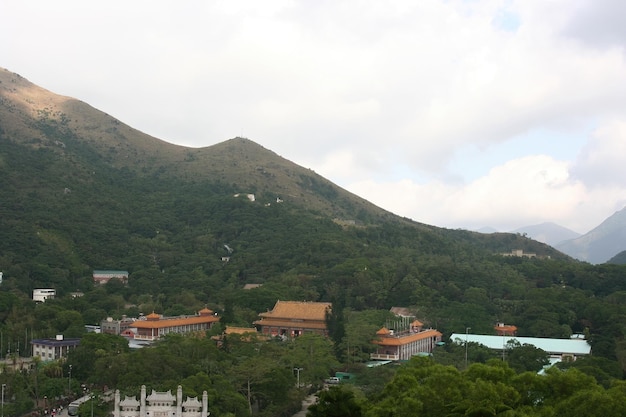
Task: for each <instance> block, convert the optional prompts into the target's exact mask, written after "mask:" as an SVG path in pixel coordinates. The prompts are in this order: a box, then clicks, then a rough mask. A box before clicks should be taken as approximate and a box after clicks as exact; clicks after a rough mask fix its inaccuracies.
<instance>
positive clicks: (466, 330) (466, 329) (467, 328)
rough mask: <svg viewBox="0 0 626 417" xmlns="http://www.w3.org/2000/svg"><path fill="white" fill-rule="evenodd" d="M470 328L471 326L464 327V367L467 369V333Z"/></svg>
mask: <svg viewBox="0 0 626 417" xmlns="http://www.w3.org/2000/svg"><path fill="white" fill-rule="evenodd" d="M471 329H472V328H471V327H466V328H465V369H467V335H468V334H469V331H470V330H471Z"/></svg>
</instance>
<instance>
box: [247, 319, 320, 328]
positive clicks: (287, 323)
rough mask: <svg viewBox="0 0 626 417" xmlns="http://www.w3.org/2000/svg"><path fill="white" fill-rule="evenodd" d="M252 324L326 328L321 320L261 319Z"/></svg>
mask: <svg viewBox="0 0 626 417" xmlns="http://www.w3.org/2000/svg"><path fill="white" fill-rule="evenodd" d="M254 324H258V325H260V326H273V327H295V328H298V327H299V328H303V329H320V330H326V322H323V321H295V320H273V319H269V320H268V319H263V320H257V321H255V322H254Z"/></svg>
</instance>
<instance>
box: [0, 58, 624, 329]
mask: <svg viewBox="0 0 626 417" xmlns="http://www.w3.org/2000/svg"><path fill="white" fill-rule="evenodd" d="M0 127H1V130H0V228H1V230H2V231H3V239H2V240H0V268H1V270H2V271H3V272H4V282H3V284H2V290H4V291H8V292H11V293H13V294H20V296H21V297H25V298H27V297H29V296H30V293H31V291H32V289H33V288H41V287H43V288H55V289H56V290H57V292H58V294H59V296H60V298H61V299H63V298H64V297H66V296H67V295H68V294H69V293H70V292H72V291H75V290H81V291H83V292H86V293H87V294H96V293H97V294H100V298H102V293H101V291H102V289H100V288H94V287H93V283H92V279H91V272H92V270H94V269H124V270H128V271H129V272H130V278H129V284H128V286H127V287H124V288H116V287H115V286H113V287H108V288H107V291H109V293H110V294H112V295H115V297H118V298H116V299H115V300H116V301H112V300H109V301H105V300H107V297H104V298H102V299H103V301H101V302H100V301H98V302H95V304H94V305H92V306H89V307H88V306H84V308H86V309H88V311H82V310H81V314H85V317H90V319H89V320H90V321H97V320H98V318H100V319H101V318H102V316H103V315H104V316H106V315H120V314H124V313H127V314H131V313H135V314H136V313H137V309H141V310H148V309H152V310H155V309H156V310H158V311H165V312H169V313H174V312H186V311H191V312H193V311H194V310H193V308H196V307H198V306H200V308H201V306H203V305H210V306H212V307H213V308H215V309H218V310H224V311H231V310H229V309H231V308H235V307H236V309H235V310H232V314H233V316H232V317H233V320H235V321H237V322H239V323H242V324H246V323H250V322H251V321H253V320H254V318H255V317H256V314H258V312H260V311H264V310H266V309H267V308H270V307H272V306H273V304H274V303H275V302H276V300H277V299H305V300H313V301H316V300H324V301H333V302H334V303H336V305H344V306H346V307H349V308H351V309H355V310H363V309H368V308H377V309H388V308H390V307H391V306H394V305H404V306H416V307H417V309H418V311H420V312H421V313H420V315H421V317H422V318H423V319H424V320H431V322H433V323H434V322H437V323H438V327H440V328H441V329H442V330H444V331H445V330H446V329H448V330H450V331H452V330H457V331H458V329H460V328H464V327H465V326H467V325H469V324H470V323H471V326H472V327H473V328H474V329H475V330H476V331H479V330H480V329H483V330H484V331H489V329H490V328H491V326H492V323H493V322H494V321H496V320H507V321H514V322H516V323H518V327H519V328H520V329H521V330H520V331H522V332H526V333H527V334H533V335H538V334H543V335H554V334H564V333H567V329H570V330H571V329H572V328H579V330H580V329H582V326H583V322H578V321H575V322H570V321H568V320H569V319H567V320H566V321H564V320H565V317H570V316H561V315H551V316H549V319H546V320H544V322H542V324H541V325H540V324H538V322H537V320H536V319H534V318H532V317H534V316H532V317H525V314H526V313H525V312H526V309H524V308H522V307H521V306H523V305H525V303H527V302H528V303H529V302H531V301H530V300H527V297H529V294H535V293H534V292H529V291H531V290H533V289H543V288H546V289H550V288H552V287H553V286H558V288H561V287H563V286H571V287H572V288H579V287H582V286H584V287H585V288H588V289H592V290H593V291H596V292H597V295H598V296H602V295H607V294H610V293H611V292H612V291H613V290H614V289H615V288H616V287H619V285H620V284H619V282H618V281H617V278H613V275H612V273H611V274H608V275H604V276H603V278H602V280H603V281H601V280H600V279H599V278H597V276H596V273H595V272H594V271H587V270H584V268H585V267H583V266H581V265H580V264H578V263H577V262H573V261H572V260H571V259H570V258H568V257H567V256H564V255H563V254H561V253H559V252H557V251H556V250H554V249H553V248H551V247H549V246H547V245H545V244H543V243H539V242H537V241H534V240H531V239H528V238H526V237H524V236H522V235H519V234H510V233H493V234H489V235H484V234H480V233H476V232H469V231H464V230H448V229H442V228H437V227H434V226H430V225H425V224H420V223H416V222H413V221H410V220H408V219H406V218H401V217H398V216H395V215H393V214H392V213H389V212H386V211H384V210H382V209H380V208H378V207H376V206H374V205H372V204H371V203H369V202H367V201H365V200H363V199H362V198H360V197H358V196H355V195H353V194H350V193H348V192H347V191H345V190H343V189H341V188H340V187H337V186H336V185H334V184H333V183H331V182H330V181H328V180H326V179H324V178H323V177H321V176H319V175H317V174H315V173H314V172H312V171H311V170H309V169H306V168H303V167H300V166H298V165H296V164H294V163H292V162H290V161H288V160H286V159H284V158H282V157H280V156H278V155H276V154H275V153H274V152H272V151H270V150H267V149H265V148H263V147H262V146H260V145H258V144H256V143H254V142H253V141H251V140H248V139H244V138H235V139H231V140H227V141H225V142H222V143H219V144H217V145H214V146H210V147H206V148H201V149H193V148H185V147H181V146H176V145H171V144H169V143H167V142H165V141H162V140H159V139H156V138H151V137H149V136H147V135H145V134H143V133H141V132H138V131H136V130H134V129H132V128H131V127H129V126H126V125H124V124H123V123H122V122H120V121H118V120H116V119H115V118H113V117H111V116H109V115H106V114H105V113H102V112H100V111H99V110H96V109H94V108H92V107H91V106H89V105H87V104H85V103H82V102H80V101H78V100H75V99H71V98H68V97H62V96H58V95H55V94H53V93H51V92H49V91H46V90H44V89H42V88H40V87H37V86H35V85H33V84H31V83H29V82H28V81H27V80H25V79H23V78H22V77H19V76H18V75H16V74H13V73H10V72H9V71H6V70H4V71H0ZM249 194H253V195H254V199H251V198H248V195H249ZM514 249H522V250H523V251H524V253H535V254H537V255H538V257H539V259H521V258H505V257H502V256H501V255H500V254H501V253H510V252H511V251H512V250H514ZM246 283H262V284H265V285H264V286H263V287H262V289H259V290H255V292H254V293H250V292H242V291H241V290H240V289H241V288H242V287H243V285H244V284H246ZM107 294H108V293H107ZM181 294H182V295H181ZM250 294H254V295H250ZM538 294H543V293H541V292H540V293H538ZM534 296H535V295H533V297H534ZM533 303H535V304H536V303H537V301H536V300H535V301H533ZM125 305H131V306H135V307H132V308H135V309H136V310H132V311H131V310H128V311H127V310H125V309H124V308H123V306H125ZM546 308H548V307H546ZM550 308H552V307H550ZM141 310H140V311H141ZM529 311H530V310H529ZM7 314H8V313H7ZM574 316H575V315H574ZM546 323H548V324H546ZM537 326H539V327H537Z"/></svg>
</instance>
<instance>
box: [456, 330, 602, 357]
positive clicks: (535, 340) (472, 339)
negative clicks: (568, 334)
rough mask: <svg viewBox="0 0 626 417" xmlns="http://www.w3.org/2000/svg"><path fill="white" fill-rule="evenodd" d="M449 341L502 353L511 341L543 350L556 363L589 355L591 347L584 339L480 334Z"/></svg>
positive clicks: (459, 335)
mask: <svg viewBox="0 0 626 417" xmlns="http://www.w3.org/2000/svg"><path fill="white" fill-rule="evenodd" d="M450 340H451V341H452V342H456V343H459V344H463V343H465V342H466V341H467V342H468V343H480V344H481V345H484V346H486V347H488V348H489V349H493V350H499V351H502V350H504V349H506V345H507V343H509V341H511V340H513V341H516V342H518V343H519V344H520V345H526V344H528V345H532V346H534V347H536V348H539V349H542V350H544V351H545V352H546V353H547V354H549V355H550V357H551V358H552V359H555V360H557V361H567V360H576V358H578V357H580V356H586V355H589V354H591V345H590V344H589V343H588V342H587V341H586V340H585V339H579V338H571V339H551V338H547V337H519V336H506V335H505V336H491V335H482V334H465V333H453V334H452V335H450Z"/></svg>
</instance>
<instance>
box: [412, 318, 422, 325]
mask: <svg viewBox="0 0 626 417" xmlns="http://www.w3.org/2000/svg"><path fill="white" fill-rule="evenodd" d="M423 325H424V323H422V322H421V321H419V320H417V319H415V320H413V323H411V326H413V327H422V326H423Z"/></svg>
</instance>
